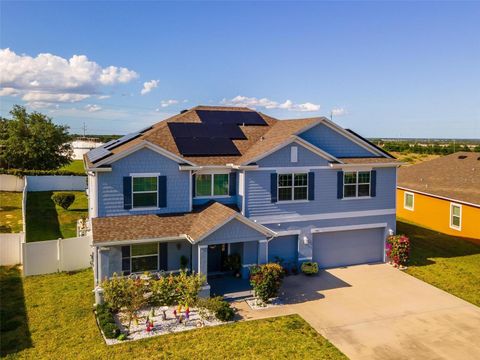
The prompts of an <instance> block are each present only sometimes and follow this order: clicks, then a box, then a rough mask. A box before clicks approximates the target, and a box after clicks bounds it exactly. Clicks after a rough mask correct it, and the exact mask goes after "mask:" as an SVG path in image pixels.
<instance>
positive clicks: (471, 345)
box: [238, 264, 480, 360]
mask: <svg viewBox="0 0 480 360" xmlns="http://www.w3.org/2000/svg"><path fill="white" fill-rule="evenodd" d="M282 297H283V299H284V302H285V304H286V305H285V306H282V307H279V308H272V309H267V310H257V311H251V310H249V309H248V308H246V307H245V306H244V305H243V304H245V303H243V304H241V303H239V304H238V305H239V307H240V314H241V315H243V316H244V317H245V318H247V319H253V318H263V317H269V316H278V315H284V314H291V313H298V314H299V315H301V316H302V317H303V318H304V319H305V320H306V321H307V322H308V323H310V325H312V326H313V327H314V328H315V329H316V330H317V331H318V332H319V333H320V334H321V335H323V336H324V337H326V338H327V339H328V340H330V341H331V342H332V343H333V344H334V345H335V346H337V347H338V348H339V349H340V350H341V351H342V352H343V353H344V354H345V355H347V356H348V357H349V358H350V359H462V360H463V359H480V308H478V307H476V306H474V305H472V304H470V303H468V302H466V301H463V300H461V299H459V298H457V297H455V296H453V295H450V294H448V293H446V292H444V291H442V290H439V289H437V288H435V287H433V286H431V285H429V284H427V283H424V282H423V281H420V280H417V279H416V278H414V277H412V276H409V275H407V274H404V273H403V272H401V271H399V270H396V269H394V268H392V267H390V266H389V265H386V264H376V265H360V266H352V267H346V268H337V269H331V270H325V271H322V272H321V274H320V275H319V276H317V277H313V278H307V277H305V276H303V275H299V276H290V277H287V278H286V279H285V282H284V287H283V294H282Z"/></svg>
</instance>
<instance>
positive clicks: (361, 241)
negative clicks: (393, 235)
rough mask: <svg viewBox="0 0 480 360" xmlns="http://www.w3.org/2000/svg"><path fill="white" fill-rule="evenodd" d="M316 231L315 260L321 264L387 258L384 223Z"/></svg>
mask: <svg viewBox="0 0 480 360" xmlns="http://www.w3.org/2000/svg"><path fill="white" fill-rule="evenodd" d="M346 228H347V227H346ZM313 232H314V233H313V261H316V262H318V265H319V267H321V268H331V267H338V266H346V265H356V264H367V263H374V262H383V261H384V252H385V250H384V249H385V226H383V224H379V225H378V226H375V225H372V227H371V228H360V229H348V228H347V229H346V230H338V229H337V230H334V229H333V228H332V231H329V229H328V228H324V229H315V230H314V231H313Z"/></svg>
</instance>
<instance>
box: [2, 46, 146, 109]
mask: <svg viewBox="0 0 480 360" xmlns="http://www.w3.org/2000/svg"><path fill="white" fill-rule="evenodd" d="M137 76H138V74H137V73H136V72H135V71H133V70H129V69H127V68H124V67H116V66H108V67H105V68H102V67H101V66H100V65H99V64H97V63H96V62H94V61H90V60H89V59H88V58H87V57H86V56H85V55H73V56H72V57H71V58H70V59H65V58H62V57H60V56H56V55H53V54H48V53H44V54H39V55H37V56H36V57H31V56H28V55H23V54H22V55H17V54H16V53H15V52H14V51H12V50H10V49H8V48H7V49H0V96H6V95H14V94H17V95H22V99H23V100H25V101H27V102H28V103H29V104H32V103H37V105H38V104H40V103H42V102H44V103H57V102H59V103H65V102H69V103H73V102H78V101H82V100H84V99H87V98H89V97H91V96H92V95H95V94H98V93H99V92H100V89H102V88H103V87H105V86H111V85H115V84H122V83H127V82H129V81H131V80H133V79H135V78H136V77H137ZM14 92H15V93H14Z"/></svg>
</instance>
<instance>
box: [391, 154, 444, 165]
mask: <svg viewBox="0 0 480 360" xmlns="http://www.w3.org/2000/svg"><path fill="white" fill-rule="evenodd" d="M390 154H392V155H393V156H395V157H396V158H397V159H398V160H400V161H403V162H405V163H406V164H407V165H406V166H408V165H414V164H419V163H421V162H424V161H429V160H433V159H436V158H438V157H440V156H441V155H435V154H417V153H403V152H390Z"/></svg>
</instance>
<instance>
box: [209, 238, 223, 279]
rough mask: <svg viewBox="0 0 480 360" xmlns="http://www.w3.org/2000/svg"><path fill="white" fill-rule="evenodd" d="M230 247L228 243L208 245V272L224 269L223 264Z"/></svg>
mask: <svg viewBox="0 0 480 360" xmlns="http://www.w3.org/2000/svg"><path fill="white" fill-rule="evenodd" d="M227 253H228V249H227V245H226V244H219V245H208V269H207V270H208V273H209V274H211V273H216V272H221V271H224V266H223V264H224V263H225V258H226V257H227Z"/></svg>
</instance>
